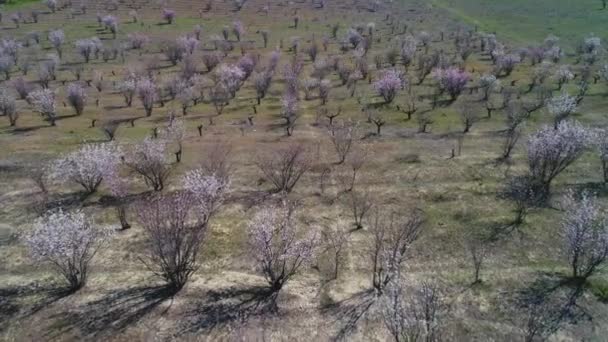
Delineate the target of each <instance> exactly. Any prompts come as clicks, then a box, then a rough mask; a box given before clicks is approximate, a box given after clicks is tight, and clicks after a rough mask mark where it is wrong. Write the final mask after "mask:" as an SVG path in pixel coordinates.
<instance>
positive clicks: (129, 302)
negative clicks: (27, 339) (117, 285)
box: [47, 286, 174, 338]
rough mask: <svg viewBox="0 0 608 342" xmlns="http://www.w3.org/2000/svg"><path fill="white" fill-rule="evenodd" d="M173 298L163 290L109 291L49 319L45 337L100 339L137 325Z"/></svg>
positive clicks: (161, 288)
mask: <svg viewBox="0 0 608 342" xmlns="http://www.w3.org/2000/svg"><path fill="white" fill-rule="evenodd" d="M173 295H174V293H173V292H172V291H170V290H169V289H167V287H165V286H152V287H135V288H129V289H125V290H119V291H113V292H112V293H111V294H109V295H108V296H106V297H104V298H102V299H99V300H95V301H92V302H89V303H86V304H84V305H82V306H81V307H80V308H78V309H76V310H72V311H66V312H61V313H58V314H56V315H54V316H52V317H51V321H52V322H53V324H52V325H51V326H50V327H49V328H48V332H47V337H48V338H57V337H59V336H62V335H64V334H67V333H70V332H73V331H74V330H75V329H77V330H78V331H79V332H80V334H81V335H83V336H86V337H100V336H103V335H109V334H112V333H113V332H116V331H121V330H123V329H125V328H127V327H128V326H129V325H132V324H135V323H137V322H138V321H139V320H140V319H142V318H143V317H144V316H146V315H147V314H149V313H150V312H152V311H153V310H154V309H155V308H156V307H157V306H158V305H159V304H161V303H162V302H163V301H165V300H167V299H169V298H171V297H172V296H173Z"/></svg>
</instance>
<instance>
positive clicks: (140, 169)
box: [125, 138, 171, 191]
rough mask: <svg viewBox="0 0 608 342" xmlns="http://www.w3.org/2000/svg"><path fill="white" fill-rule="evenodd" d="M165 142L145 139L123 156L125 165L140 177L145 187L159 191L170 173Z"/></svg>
mask: <svg viewBox="0 0 608 342" xmlns="http://www.w3.org/2000/svg"><path fill="white" fill-rule="evenodd" d="M166 145H167V144H166V142H165V141H164V140H162V139H150V138H146V139H144V141H142V142H141V143H139V144H137V145H135V146H134V147H133V148H132V150H131V151H129V152H128V153H127V154H126V156H125V164H126V165H127V167H128V168H129V169H131V171H133V172H134V173H136V174H137V175H139V176H141V177H142V178H143V179H144V181H145V183H146V185H147V186H149V187H151V188H152V189H154V190H155V191H161V190H162V189H163V188H164V187H165V182H166V180H167V178H168V177H169V174H170V173H171V164H170V163H169V161H168V160H167V156H166V149H167V146H166Z"/></svg>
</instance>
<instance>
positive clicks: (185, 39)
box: [176, 35, 201, 54]
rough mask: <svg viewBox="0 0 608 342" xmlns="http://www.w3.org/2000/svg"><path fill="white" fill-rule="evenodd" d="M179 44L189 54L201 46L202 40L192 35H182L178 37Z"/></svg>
mask: <svg viewBox="0 0 608 342" xmlns="http://www.w3.org/2000/svg"><path fill="white" fill-rule="evenodd" d="M176 42H177V46H178V47H179V48H180V49H181V50H183V51H184V52H185V53H187V54H193V53H194V51H196V49H197V48H198V47H199V45H200V43H201V42H200V41H199V40H198V39H196V38H195V37H192V36H189V35H188V36H181V37H179V38H177V41H176Z"/></svg>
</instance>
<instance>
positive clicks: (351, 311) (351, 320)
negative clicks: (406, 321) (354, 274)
mask: <svg viewBox="0 0 608 342" xmlns="http://www.w3.org/2000/svg"><path fill="white" fill-rule="evenodd" d="M377 299H378V296H377V295H376V293H375V291H374V290H367V291H362V292H358V293H356V294H354V295H352V296H350V297H348V298H347V299H344V300H342V301H340V302H337V303H335V304H331V305H329V306H327V307H326V308H324V309H323V314H325V315H327V316H328V317H330V318H331V319H334V320H335V321H336V323H337V324H338V325H339V326H340V329H339V330H338V333H337V335H336V337H335V338H336V340H343V339H346V338H347V337H348V335H350V334H351V333H352V332H353V331H355V329H356V328H357V324H358V323H359V321H361V319H363V318H364V317H365V316H366V314H367V313H368V312H369V311H370V309H371V308H372V305H374V303H376V300H377Z"/></svg>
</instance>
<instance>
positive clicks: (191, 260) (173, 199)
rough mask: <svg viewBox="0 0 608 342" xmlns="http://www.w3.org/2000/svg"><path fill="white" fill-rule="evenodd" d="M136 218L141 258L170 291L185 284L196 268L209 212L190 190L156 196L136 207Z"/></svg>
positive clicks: (176, 289)
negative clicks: (141, 237) (144, 243)
mask: <svg viewBox="0 0 608 342" xmlns="http://www.w3.org/2000/svg"><path fill="white" fill-rule="evenodd" d="M137 213H138V216H137V217H138V220H139V222H140V224H141V225H142V227H143V229H144V232H145V235H146V238H147V253H146V255H145V256H142V257H141V260H142V262H143V263H144V264H145V265H146V267H147V268H148V269H150V270H151V271H152V272H154V274H156V275H157V276H159V277H161V278H162V279H164V280H165V281H166V282H167V286H168V288H169V290H170V291H172V292H173V293H175V292H178V291H179V290H181V289H182V287H183V286H184V285H185V284H186V282H187V281H188V279H189V278H190V276H191V275H192V274H193V273H194V272H195V271H196V270H197V269H198V266H199V264H198V260H197V257H198V254H199V253H200V250H201V247H202V245H203V242H204V238H205V235H206V233H207V229H208V223H209V219H210V218H211V215H212V214H213V212H209V211H207V210H203V209H202V208H201V206H199V205H197V201H196V200H195V197H194V195H193V194H192V193H190V192H186V191H184V192H177V193H171V194H168V195H163V196H156V197H153V198H151V199H148V200H146V201H145V202H143V203H141V204H140V205H139V206H138V208H137Z"/></svg>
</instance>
